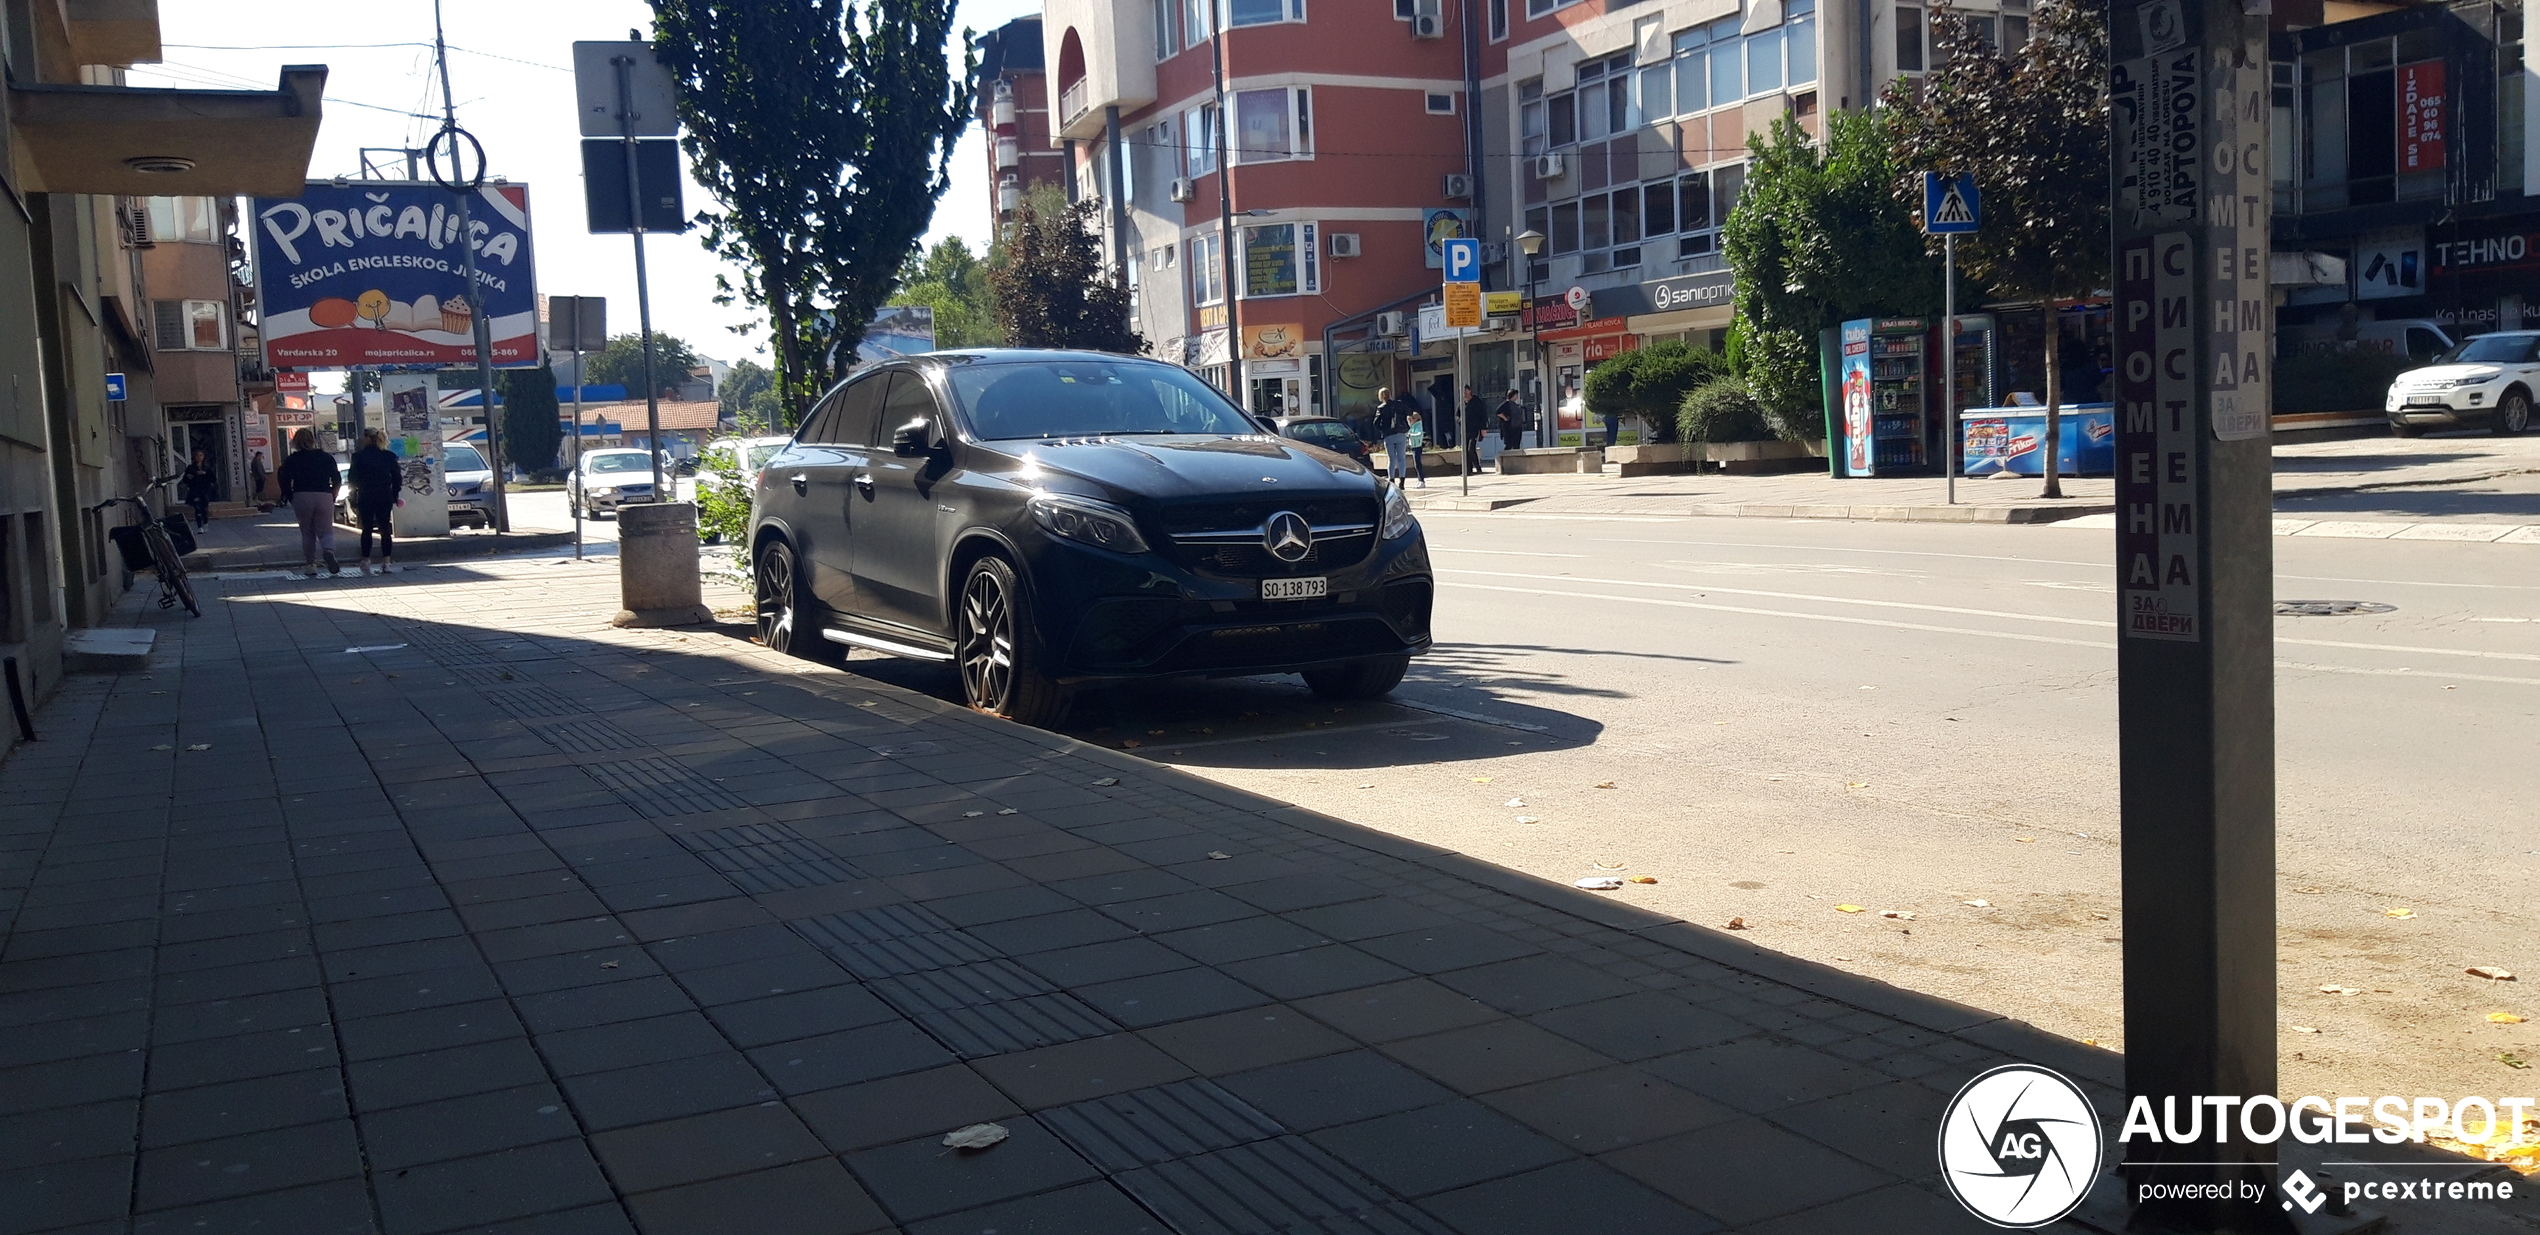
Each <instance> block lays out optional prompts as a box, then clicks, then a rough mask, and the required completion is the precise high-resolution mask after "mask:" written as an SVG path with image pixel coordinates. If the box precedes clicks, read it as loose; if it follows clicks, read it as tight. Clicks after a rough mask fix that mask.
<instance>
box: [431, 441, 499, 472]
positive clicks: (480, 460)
mask: <svg viewBox="0 0 2540 1235" xmlns="http://www.w3.org/2000/svg"><path fill="white" fill-rule="evenodd" d="M441 470H442V471H444V472H482V471H486V470H488V469H487V468H486V466H485V456H483V455H480V454H478V453H476V447H474V446H444V447H442V448H441Z"/></svg>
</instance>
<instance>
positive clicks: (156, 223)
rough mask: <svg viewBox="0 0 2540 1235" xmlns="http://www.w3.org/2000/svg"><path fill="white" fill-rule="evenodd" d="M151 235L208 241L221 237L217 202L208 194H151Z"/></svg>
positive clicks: (191, 240) (204, 242) (205, 242)
mask: <svg viewBox="0 0 2540 1235" xmlns="http://www.w3.org/2000/svg"><path fill="white" fill-rule="evenodd" d="M148 201H149V206H148V210H149V215H150V238H151V239H153V240H157V241H161V242H167V241H180V240H181V241H187V242H190V243H193V244H210V243H212V242H214V241H216V240H218V239H220V202H219V201H218V199H216V198H210V197H153V198H150V199H148Z"/></svg>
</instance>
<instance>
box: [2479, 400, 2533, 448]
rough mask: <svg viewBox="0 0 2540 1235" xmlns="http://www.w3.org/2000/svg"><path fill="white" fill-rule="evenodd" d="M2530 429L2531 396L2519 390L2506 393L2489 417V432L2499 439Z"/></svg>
mask: <svg viewBox="0 0 2540 1235" xmlns="http://www.w3.org/2000/svg"><path fill="white" fill-rule="evenodd" d="M2530 427H2531V396H2530V395H2527V394H2524V393H2523V392H2521V391H2519V390H2511V391H2507V392H2505V397H2504V399H2503V401H2501V402H2499V403H2498V404H2496V410H2495V411H2494V412H2491V413H2489V414H2488V417H2487V431H2488V432H2490V433H2493V434H2495V435H2496V436H2498V437H2512V436H2513V435H2514V434H2517V433H2520V432H2522V431H2523V430H2525V429H2528V428H2530Z"/></svg>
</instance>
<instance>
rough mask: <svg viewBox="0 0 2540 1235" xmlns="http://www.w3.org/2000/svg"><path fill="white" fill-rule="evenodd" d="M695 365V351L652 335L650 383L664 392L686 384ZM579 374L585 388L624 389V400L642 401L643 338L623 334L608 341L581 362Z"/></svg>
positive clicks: (662, 336)
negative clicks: (689, 372) (651, 377)
mask: <svg viewBox="0 0 2540 1235" xmlns="http://www.w3.org/2000/svg"><path fill="white" fill-rule="evenodd" d="M696 363H697V353H696V350H695V349H694V348H691V347H689V346H688V344H687V343H686V342H685V341H684V340H681V339H676V338H673V337H671V336H670V335H666V334H663V333H662V332H660V331H658V330H656V331H654V332H653V380H654V381H656V382H658V383H660V384H661V387H662V388H663V389H665V390H667V389H669V388H670V387H673V386H676V385H679V384H680V383H681V382H685V381H687V380H688V370H689V369H690V368H691V367H693V366H694V365H695V364H696ZM582 373H583V378H582V382H583V384H584V385H586V386H624V387H625V388H626V394H627V397H629V398H634V399H641V398H643V397H644V336H642V335H640V334H622V335H619V336H617V337H615V338H613V339H610V340H609V345H608V346H607V347H605V348H603V349H601V350H599V351H596V352H593V353H591V354H590V355H589V356H587V357H585V358H584V359H583V362H582Z"/></svg>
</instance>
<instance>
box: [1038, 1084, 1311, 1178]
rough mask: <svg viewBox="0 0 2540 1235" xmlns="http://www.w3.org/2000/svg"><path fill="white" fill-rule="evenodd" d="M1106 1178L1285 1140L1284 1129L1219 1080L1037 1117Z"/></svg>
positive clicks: (1157, 1089) (1162, 1087)
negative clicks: (1263, 1142)
mask: <svg viewBox="0 0 2540 1235" xmlns="http://www.w3.org/2000/svg"><path fill="white" fill-rule="evenodd" d="M1035 1118H1037V1119H1039V1120H1040V1121H1041V1122H1042V1123H1043V1124H1045V1125H1047V1126H1048V1127H1049V1129H1050V1130H1051V1131H1053V1132H1056V1133H1057V1134H1059V1136H1061V1137H1063V1138H1065V1139H1066V1141H1067V1143H1068V1144H1070V1145H1073V1146H1075V1147H1076V1151H1077V1152H1078V1153H1081V1154H1083V1155H1085V1156H1086V1157H1087V1158H1090V1159H1092V1160H1093V1162H1094V1164H1095V1165H1097V1166H1100V1167H1101V1168H1103V1169H1104V1170H1105V1171H1108V1172H1110V1173H1112V1174H1118V1173H1120V1172H1122V1171H1132V1170H1136V1169H1137V1168H1139V1167H1142V1166H1154V1165H1156V1164H1158V1163H1163V1162H1171V1161H1174V1160H1176V1159H1180V1158H1195V1157H1198V1156H1199V1155H1201V1154H1205V1153H1214V1152H1216V1151H1217V1150H1220V1149H1232V1148H1234V1147H1235V1146H1237V1145H1248V1144H1251V1143H1252V1142H1254V1141H1265V1140H1268V1139H1270V1138H1271V1137H1274V1136H1280V1135H1284V1134H1285V1133H1286V1132H1287V1129H1286V1128H1283V1127H1280V1126H1279V1122H1278V1121H1277V1120H1275V1119H1272V1118H1270V1117H1269V1116H1267V1115H1264V1114H1262V1113H1261V1112H1259V1111H1256V1110H1254V1109H1252V1108H1251V1107H1250V1106H1247V1105H1245V1103H1244V1101H1243V1099H1241V1098H1238V1097H1236V1096H1235V1095H1233V1094H1231V1093H1228V1092H1226V1091H1225V1090H1223V1089H1221V1088H1219V1087H1218V1086H1217V1084H1216V1082H1214V1081H1208V1080H1189V1081H1176V1082H1174V1083H1172V1084H1170V1085H1159V1086H1157V1087H1155V1088H1153V1089H1138V1090H1132V1091H1130V1092H1128V1093H1124V1094H1113V1095H1111V1096H1110V1097H1107V1098H1096V1099H1094V1100H1093V1101H1091V1102H1079V1103H1077V1104H1075V1105H1074V1106H1063V1107H1059V1108H1058V1109H1056V1110H1049V1111H1042V1112H1041V1113H1040V1114H1039V1115H1037V1116H1035Z"/></svg>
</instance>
